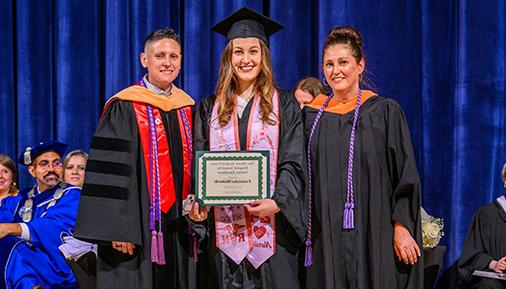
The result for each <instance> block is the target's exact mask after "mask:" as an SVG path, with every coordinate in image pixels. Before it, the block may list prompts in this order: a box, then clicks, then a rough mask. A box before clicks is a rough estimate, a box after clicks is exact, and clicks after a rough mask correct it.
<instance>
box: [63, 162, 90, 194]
mask: <svg viewBox="0 0 506 289" xmlns="http://www.w3.org/2000/svg"><path fill="white" fill-rule="evenodd" d="M85 169H86V159H85V158H84V157H83V156H81V155H74V156H72V157H71V158H70V159H69V161H68V162H67V166H66V167H65V172H64V174H63V175H64V177H63V178H64V181H65V182H66V183H67V184H71V185H74V186H78V187H82V186H83V183H84V171H85Z"/></svg>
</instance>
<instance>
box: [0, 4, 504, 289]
mask: <svg viewBox="0 0 506 289" xmlns="http://www.w3.org/2000/svg"><path fill="white" fill-rule="evenodd" d="M244 5H247V6H250V7H252V8H254V9H256V10H258V11H262V12H264V13H265V14H267V15H270V16H272V17H273V18H274V19H276V20H278V21H279V22H281V23H283V24H285V26H286V28H285V29H284V30H282V31H281V32H279V33H278V34H276V35H275V36H274V37H272V38H271V43H270V48H271V53H272V56H273V65H274V72H275V75H276V80H277V83H278V85H279V86H280V87H283V88H292V87H293V86H294V85H295V83H296V82H297V81H298V80H299V79H301V78H303V77H305V76H309V75H313V76H319V77H321V70H320V58H321V48H322V43H323V39H324V37H325V35H326V33H327V32H328V30H329V29H331V28H332V27H334V26H337V25H351V26H354V27H356V28H358V30H360V31H361V32H362V34H363V37H364V49H365V52H366V59H367V71H368V78H369V79H370V80H371V81H372V83H373V84H374V86H375V88H376V90H377V91H378V92H379V93H380V94H381V95H383V96H386V97H390V98H393V99H395V100H397V101H398V102H399V103H400V104H401V105H402V107H403V108H404V111H405V113H406V116H407V119H408V122H409V125H410V128H411V133H412V137H413V145H414V148H415V152H416V156H417V160H418V167H419V170H420V175H421V178H422V181H423V205H424V207H425V208H426V209H427V211H428V212H429V213H430V214H433V215H435V216H438V217H443V218H444V220H445V233H446V235H445V237H444V238H443V240H442V243H443V244H445V245H447V247H448V252H447V254H446V258H445V261H446V263H445V265H446V266H447V267H449V266H451V265H452V264H454V262H455V261H456V260H458V258H459V256H460V253H461V248H462V244H463V242H464V239H465V234H466V232H467V229H468V226H469V222H470V219H471V217H472V214H473V213H474V211H475V210H476V209H477V208H478V207H479V206H481V205H483V204H485V203H488V202H490V201H492V200H493V199H494V198H496V197H497V196H499V195H501V194H504V193H505V191H504V189H503V188H502V182H501V178H500V169H501V166H502V164H503V163H504V162H505V161H506V80H505V79H506V65H505V64H506V63H505V62H506V19H505V17H506V1H505V0H489V1H486V5H485V3H484V2H483V1H478V0H473V1H469V0H460V1H455V0H442V1H431V0H421V1H420V0H402V1H401V0H382V1H378V0H376V1H374V0H368V1H365V0H339V1H332V0H319V1H303V0H286V1H284V0H263V1H258V0H249V1H248V0H244V1H228V0H214V1H213V0H202V1H197V0H191V1H189V0H186V1H183V0H180V1H168V0H147V1H146V0H142V1H141V0H138V1H137V0H130V1H127V0H108V1H101V0H90V1H78V0H60V1H49V0H39V1H30V0H17V1H15V0H3V1H0V43H1V44H2V49H0V59H1V61H0V80H1V81H0V101H1V108H0V132H1V135H2V138H1V140H0V152H2V153H5V154H7V155H9V156H11V157H13V158H14V157H16V156H18V155H19V153H20V152H22V151H23V149H24V148H25V147H26V146H30V145H33V144H36V143H38V142H40V141H42V140H48V139H57V140H60V141H63V142H66V143H68V144H70V145H71V147H72V148H84V149H87V148H88V146H89V143H90V139H91V136H92V134H93V132H94V130H95V128H96V125H97V122H98V118H99V115H100V112H101V109H102V106H103V104H104V102H105V100H106V99H107V98H109V97H110V96H111V95H113V94H114V93H115V92H116V91H118V90H120V89H122V88H124V87H126V86H128V85H130V84H131V83H133V82H135V81H137V80H138V79H139V78H140V77H141V76H142V75H143V74H144V73H145V72H144V71H143V69H142V67H141V65H140V63H139V53H140V52H141V50H142V43H143V40H144V37H145V36H146V35H147V34H148V32H150V31H151V30H153V29H155V28H159V27H165V26H170V27H172V28H174V29H176V30H177V31H178V32H179V33H180V35H181V38H182V41H183V61H184V63H183V68H182V71H181V75H180V77H179V78H178V80H177V84H178V85H180V86H182V87H183V88H184V89H185V90H186V91H187V92H188V93H189V94H190V95H192V96H193V97H194V98H195V99H197V100H200V99H202V98H204V97H206V96H208V95H209V94H211V93H213V91H214V90H215V84H216V79H217V73H218V65H219V62H220V55H221V51H222V49H223V47H224V46H225V42H226V41H225V39H224V37H222V36H220V35H217V34H215V33H212V32H211V31H210V30H209V28H210V26H211V25H212V24H214V23H216V22H218V21H219V20H220V19H222V18H223V17H225V16H226V15H228V14H230V13H232V12H233V11H235V10H236V9H238V8H240V7H242V6H244ZM19 182H20V183H21V184H22V185H21V186H22V187H26V186H29V185H31V184H32V180H31V178H30V177H29V176H28V174H27V172H26V169H24V168H21V173H20V180H19ZM448 282H450V283H451V281H448ZM441 286H446V285H441ZM446 288H450V287H446Z"/></svg>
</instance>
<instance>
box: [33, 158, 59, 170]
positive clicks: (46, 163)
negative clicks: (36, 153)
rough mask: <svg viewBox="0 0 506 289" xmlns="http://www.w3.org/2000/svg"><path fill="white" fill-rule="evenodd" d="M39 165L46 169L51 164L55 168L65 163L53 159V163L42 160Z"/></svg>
mask: <svg viewBox="0 0 506 289" xmlns="http://www.w3.org/2000/svg"><path fill="white" fill-rule="evenodd" d="M37 166H38V167H40V168H41V169H43V170H45V169H47V168H48V167H49V166H52V167H53V168H61V167H62V166H63V163H62V162H61V161H60V160H56V161H53V162H52V163H50V162H48V161H41V162H40V163H38V164H37Z"/></svg>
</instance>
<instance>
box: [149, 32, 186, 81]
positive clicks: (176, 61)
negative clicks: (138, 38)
mask: <svg viewBox="0 0 506 289" xmlns="http://www.w3.org/2000/svg"><path fill="white" fill-rule="evenodd" d="M140 59H141V64H142V66H143V67H144V68H146V69H147V70H148V79H149V82H151V83H152V84H153V85H155V86H156V87H158V88H161V89H163V90H167V89H168V88H169V87H170V86H171V85H172V82H173V81H174V79H176V77H177V76H178V75H179V70H180V69H181V46H180V45H179V44H178V43H177V42H176V41H175V40H174V39H169V38H163V39H160V40H154V41H152V42H149V43H147V44H146V47H145V48H144V52H143V53H141V55H140Z"/></svg>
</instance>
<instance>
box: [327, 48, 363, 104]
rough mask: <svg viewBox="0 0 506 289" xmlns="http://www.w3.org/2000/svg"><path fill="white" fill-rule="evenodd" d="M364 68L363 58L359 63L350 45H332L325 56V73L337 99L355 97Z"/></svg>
mask: <svg viewBox="0 0 506 289" xmlns="http://www.w3.org/2000/svg"><path fill="white" fill-rule="evenodd" d="M364 68H365V60H364V59H363V58H362V59H361V60H360V61H359V62H358V63H357V61H356V60H355V57H354V56H353V54H352V52H351V50H350V49H349V47H348V45H343V44H336V45H332V46H330V47H328V48H327V49H326V50H325V53H324V54H323V73H324V74H325V79H326V80H327V83H328V84H329V86H330V88H332V92H333V93H334V95H335V96H337V97H339V96H346V95H349V94H353V95H355V93H356V92H357V91H358V87H359V85H358V84H359V80H360V74H362V73H363V72H364Z"/></svg>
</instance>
